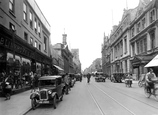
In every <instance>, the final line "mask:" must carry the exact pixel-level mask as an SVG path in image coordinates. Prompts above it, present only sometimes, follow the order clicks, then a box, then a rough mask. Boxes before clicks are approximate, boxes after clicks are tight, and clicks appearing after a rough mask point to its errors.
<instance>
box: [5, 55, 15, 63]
mask: <svg viewBox="0 0 158 115" xmlns="http://www.w3.org/2000/svg"><path fill="white" fill-rule="evenodd" d="M13 63H14V58H13V54H12V53H7V64H8V65H12V64H13Z"/></svg>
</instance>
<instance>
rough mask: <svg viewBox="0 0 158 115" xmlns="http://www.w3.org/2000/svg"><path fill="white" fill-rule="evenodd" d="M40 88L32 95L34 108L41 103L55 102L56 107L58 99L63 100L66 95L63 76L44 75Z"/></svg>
mask: <svg viewBox="0 0 158 115" xmlns="http://www.w3.org/2000/svg"><path fill="white" fill-rule="evenodd" d="M38 80H39V86H38V90H37V91H35V92H33V93H32V94H31V95H30V99H31V106H32V109H35V108H36V107H37V105H39V104H53V107H54V109H56V105H57V101H58V100H60V101H62V99H63V95H64V87H65V85H64V83H63V82H62V81H63V80H62V77H61V76H58V75H54V76H42V77H40V78H39V79H38Z"/></svg>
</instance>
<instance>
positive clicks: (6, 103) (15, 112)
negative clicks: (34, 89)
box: [0, 90, 31, 115]
mask: <svg viewBox="0 0 158 115" xmlns="http://www.w3.org/2000/svg"><path fill="white" fill-rule="evenodd" d="M30 92H31V91H30V90H27V91H24V92H20V93H17V94H14V95H12V96H11V99H10V100H5V97H0V115H24V114H26V113H27V112H28V111H29V110H31V101H30V94H31V93H30Z"/></svg>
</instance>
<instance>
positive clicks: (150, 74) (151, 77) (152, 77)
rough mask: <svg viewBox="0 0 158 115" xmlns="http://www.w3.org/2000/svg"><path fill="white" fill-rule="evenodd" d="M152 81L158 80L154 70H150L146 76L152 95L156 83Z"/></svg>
mask: <svg viewBox="0 0 158 115" xmlns="http://www.w3.org/2000/svg"><path fill="white" fill-rule="evenodd" d="M152 80H157V77H156V75H155V73H154V72H153V69H152V68H149V72H148V73H147V74H146V77H145V82H146V85H147V86H148V90H149V92H150V93H151V89H153V88H154V82H153V81H152Z"/></svg>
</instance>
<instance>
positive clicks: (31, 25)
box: [30, 12, 33, 28]
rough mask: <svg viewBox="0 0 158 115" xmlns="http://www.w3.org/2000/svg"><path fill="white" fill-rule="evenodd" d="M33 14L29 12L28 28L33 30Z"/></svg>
mask: <svg viewBox="0 0 158 115" xmlns="http://www.w3.org/2000/svg"><path fill="white" fill-rule="evenodd" d="M32 17H33V14H32V12H30V28H33V18H32Z"/></svg>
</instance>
